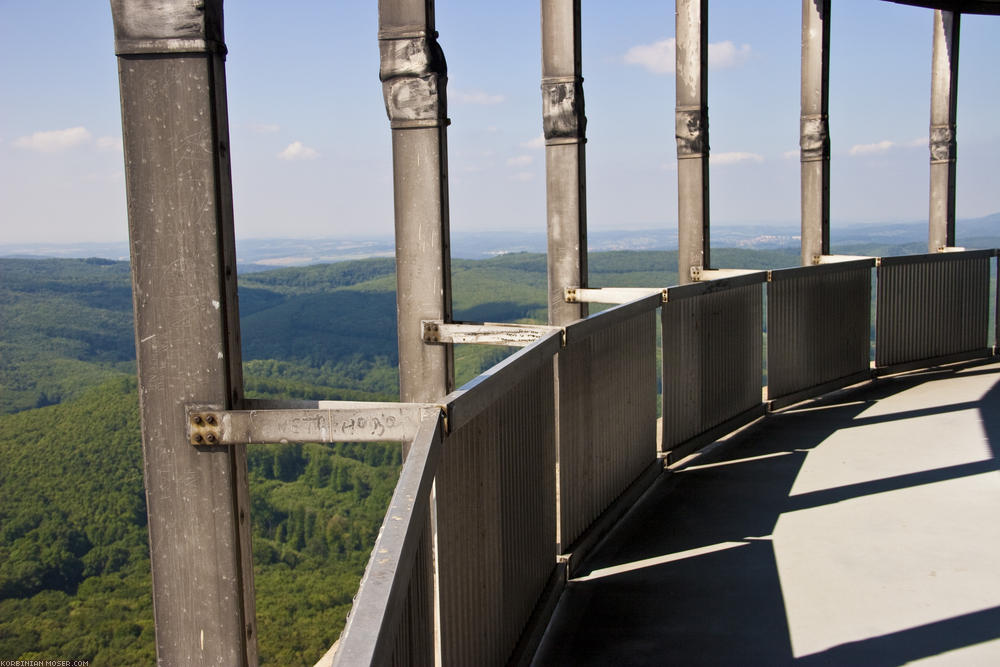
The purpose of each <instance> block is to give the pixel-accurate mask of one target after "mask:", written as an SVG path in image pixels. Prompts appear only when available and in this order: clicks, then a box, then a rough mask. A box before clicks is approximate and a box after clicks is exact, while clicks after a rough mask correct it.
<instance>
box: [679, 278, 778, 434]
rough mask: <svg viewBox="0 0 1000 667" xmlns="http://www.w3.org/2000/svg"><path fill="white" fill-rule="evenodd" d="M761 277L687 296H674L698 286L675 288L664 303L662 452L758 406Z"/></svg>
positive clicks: (760, 358)
mask: <svg viewBox="0 0 1000 667" xmlns="http://www.w3.org/2000/svg"><path fill="white" fill-rule="evenodd" d="M760 282H761V279H760V278H758V279H757V282H755V283H751V284H749V285H746V284H744V285H741V286H737V287H733V288H731V289H723V288H721V286H719V287H717V288H716V289H714V290H706V291H704V292H703V293H700V294H697V295H696V296H692V297H690V298H676V297H677V296H682V295H683V294H684V292H683V291H682V290H686V289H687V288H689V287H694V286H693V285H692V286H684V287H680V288H670V291H669V292H668V296H667V299H668V301H667V303H665V304H664V305H663V309H662V321H663V449H664V451H669V450H671V449H673V448H674V447H675V446H677V445H679V444H681V443H684V442H686V441H688V440H691V439H692V438H695V437H697V436H699V435H701V434H703V433H705V432H707V431H709V430H710V429H712V428H714V427H716V426H718V425H720V424H722V423H723V422H726V421H727V420H729V419H732V418H734V417H736V416H738V415H740V414H743V413H744V412H746V411H748V410H751V409H753V408H754V407H755V406H759V405H761V403H762V402H761V380H762V374H763V354H762V351H761V347H762V345H761V343H762V336H763V310H762V309H763V305H762V301H763V298H762V293H763V290H762V289H761V286H760V284H759V283H760ZM675 290H676V296H675V297H671V294H673V293H674V292H675ZM671 298H673V299H674V300H671Z"/></svg>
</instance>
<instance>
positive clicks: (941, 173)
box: [927, 10, 962, 252]
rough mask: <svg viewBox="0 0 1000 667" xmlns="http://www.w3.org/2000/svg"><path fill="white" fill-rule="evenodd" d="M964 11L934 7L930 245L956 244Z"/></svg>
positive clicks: (932, 247)
mask: <svg viewBox="0 0 1000 667" xmlns="http://www.w3.org/2000/svg"><path fill="white" fill-rule="evenodd" d="M961 17H962V15H961V14H959V13H957V12H944V11H941V10H935V11H934V55H933V61H932V63H931V128H930V130H931V131H930V152H931V184H930V190H931V195H930V216H929V234H928V240H927V247H928V250H930V252H937V251H938V250H940V249H941V248H946V247H951V246H954V245H955V145H956V144H955V108H956V104H957V101H958V41H959V40H958V36H959V26H960V24H961Z"/></svg>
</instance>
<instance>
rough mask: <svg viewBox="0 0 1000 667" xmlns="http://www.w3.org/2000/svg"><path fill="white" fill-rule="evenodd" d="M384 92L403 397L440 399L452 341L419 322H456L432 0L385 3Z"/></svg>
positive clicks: (443, 104) (442, 83) (440, 70)
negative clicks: (427, 333) (433, 340)
mask: <svg viewBox="0 0 1000 667" xmlns="http://www.w3.org/2000/svg"><path fill="white" fill-rule="evenodd" d="M378 13H379V33H378V38H379V54H380V56H381V69H380V71H379V77H380V78H381V80H382V94H383V97H384V98H385V108H386V113H387V114H388V116H389V121H390V126H391V128H392V162H393V179H394V181H393V182H394V188H393V189H394V203H395V212H396V304H397V315H398V319H399V328H398V331H399V385H400V399H401V400H403V401H409V402H434V401H437V400H440V399H441V398H442V397H444V396H445V395H446V394H448V393H449V392H450V391H451V389H452V387H453V384H454V373H453V361H452V359H453V357H452V351H451V347H450V346H438V345H425V344H424V342H423V325H422V324H421V320H444V321H446V322H447V321H450V320H451V249H450V245H449V223H448V151H447V130H446V128H447V125H448V118H447V101H446V95H445V88H446V85H447V81H448V76H447V72H448V70H447V66H446V64H445V59H444V53H443V52H442V51H441V47H440V46H439V45H438V42H437V31H436V30H435V29H434V3H433V0H382V1H381V2H379V5H378Z"/></svg>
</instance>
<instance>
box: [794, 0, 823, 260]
mask: <svg viewBox="0 0 1000 667" xmlns="http://www.w3.org/2000/svg"><path fill="white" fill-rule="evenodd" d="M829 88H830V0H802V105H801V108H802V111H801V114H802V115H801V119H800V123H799V149H800V153H799V155H800V159H801V163H802V166H801V177H802V265H803V266H809V265H811V264H816V263H817V262H818V259H817V258H819V257H822V256H823V255H829V254H830V129H829V120H828V114H829V108H830V90H829Z"/></svg>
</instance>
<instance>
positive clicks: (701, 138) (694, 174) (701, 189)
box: [675, 0, 711, 283]
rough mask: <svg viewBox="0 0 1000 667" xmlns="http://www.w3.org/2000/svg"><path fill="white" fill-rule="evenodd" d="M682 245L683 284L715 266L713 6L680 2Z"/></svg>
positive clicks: (695, 0)
mask: <svg viewBox="0 0 1000 667" xmlns="http://www.w3.org/2000/svg"><path fill="white" fill-rule="evenodd" d="M676 39H677V42H676V46H677V49H676V52H677V54H676V59H677V60H676V79H677V109H676V113H675V129H676V138H677V234H678V238H677V242H678V259H677V262H678V272H679V277H680V281H681V283H689V282H691V281H693V280H695V279H697V276H698V274H699V273H700V272H701V270H702V269H707V268H709V267H710V266H711V264H710V262H709V214H708V154H709V147H708V0H677V15H676Z"/></svg>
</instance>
